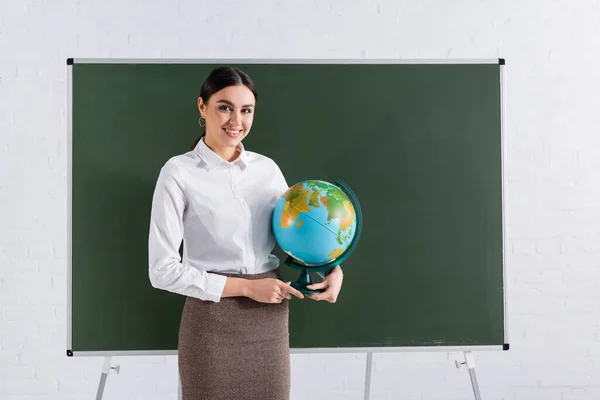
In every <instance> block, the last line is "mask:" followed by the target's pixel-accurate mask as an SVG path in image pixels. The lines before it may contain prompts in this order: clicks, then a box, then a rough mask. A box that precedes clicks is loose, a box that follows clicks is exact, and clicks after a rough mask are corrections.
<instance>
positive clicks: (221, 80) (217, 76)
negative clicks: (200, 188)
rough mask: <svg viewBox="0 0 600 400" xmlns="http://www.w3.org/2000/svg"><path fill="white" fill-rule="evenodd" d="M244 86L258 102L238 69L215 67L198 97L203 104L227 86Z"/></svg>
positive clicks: (246, 77) (248, 82) (250, 80)
mask: <svg viewBox="0 0 600 400" xmlns="http://www.w3.org/2000/svg"><path fill="white" fill-rule="evenodd" d="M235 85H244V86H246V87H247V88H248V89H250V90H251V91H252V93H253V94H254V98H255V99H256V100H258V93H257V92H256V88H255V87H254V82H252V79H250V77H249V76H248V74H246V73H245V72H244V71H242V70H241V69H239V68H233V67H217V68H215V69H213V70H212V71H211V72H210V73H209V74H208V76H207V77H206V79H205V80H204V83H203V84H202V87H201V88H200V97H202V101H203V102H205V103H206V102H208V99H210V97H211V96H212V95H213V94H215V93H216V92H218V91H219V90H221V89H223V88H226V87H227V86H235ZM205 134H206V131H205V132H203V133H202V135H200V137H199V138H198V139H196V141H195V142H194V143H193V144H192V147H191V148H192V150H193V149H194V148H195V147H196V145H197V144H198V141H200V139H201V138H202V136H204V135H205Z"/></svg>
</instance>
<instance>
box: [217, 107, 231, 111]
mask: <svg viewBox="0 0 600 400" xmlns="http://www.w3.org/2000/svg"><path fill="white" fill-rule="evenodd" d="M219 110H221V111H231V108H229V106H221V107H219Z"/></svg>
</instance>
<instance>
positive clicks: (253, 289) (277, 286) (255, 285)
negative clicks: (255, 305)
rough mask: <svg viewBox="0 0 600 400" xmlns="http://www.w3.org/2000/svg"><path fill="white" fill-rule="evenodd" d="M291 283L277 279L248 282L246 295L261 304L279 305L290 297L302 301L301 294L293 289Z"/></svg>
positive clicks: (302, 296)
mask: <svg viewBox="0 0 600 400" xmlns="http://www.w3.org/2000/svg"><path fill="white" fill-rule="evenodd" d="M291 283H292V282H291V281H290V282H282V281H280V280H279V279H274V278H265V279H255V280H251V281H248V293H247V296H246V297H250V298H251V299H254V300H256V301H258V302H261V303H281V302H282V301H283V299H288V300H289V299H291V298H292V295H294V296H296V297H298V298H299V299H303V298H304V295H303V294H302V292H300V291H298V290H296V289H294V288H293V287H292V286H291V285H290V284H291Z"/></svg>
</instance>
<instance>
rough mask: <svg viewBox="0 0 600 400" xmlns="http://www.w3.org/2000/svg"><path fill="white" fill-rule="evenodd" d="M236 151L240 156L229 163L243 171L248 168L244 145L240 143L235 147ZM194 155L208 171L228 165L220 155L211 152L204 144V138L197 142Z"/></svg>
mask: <svg viewBox="0 0 600 400" xmlns="http://www.w3.org/2000/svg"><path fill="white" fill-rule="evenodd" d="M236 148H237V150H238V151H239V152H240V155H239V156H238V157H237V158H236V159H235V160H233V162H231V164H233V165H239V166H240V168H241V169H242V170H243V169H245V168H246V167H247V166H248V154H247V153H246V150H245V149H244V145H243V144H242V143H241V142H240V143H239V144H238V145H237V147H236ZM194 151H195V152H196V154H197V155H198V156H199V157H200V158H201V159H202V161H204V163H205V164H206V167H207V169H208V170H212V169H215V168H217V167H219V166H221V165H227V164H230V163H229V162H228V161H226V160H225V159H223V158H222V157H221V156H220V155H218V154H217V153H215V152H214V151H212V150H211V149H210V148H209V147H208V146H207V145H206V143H204V136H203V137H202V138H201V139H200V140H199V141H198V144H196V148H195V149H194Z"/></svg>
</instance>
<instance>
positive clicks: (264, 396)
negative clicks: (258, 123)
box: [149, 67, 343, 400]
mask: <svg viewBox="0 0 600 400" xmlns="http://www.w3.org/2000/svg"><path fill="white" fill-rule="evenodd" d="M257 98H258V95H257V92H256V89H255V87H254V84H253V82H252V80H251V79H250V77H249V76H248V75H246V74H245V73H244V72H242V71H241V70H239V69H235V68H229V67H219V68H216V69H214V70H213V71H212V72H211V73H210V74H209V76H208V77H207V79H206V81H205V82H204V84H203V85H202V88H201V90H200V97H199V98H198V110H199V111H200V119H199V123H200V125H201V126H203V127H205V133H204V135H203V136H201V137H200V139H198V140H197V141H196V142H195V143H194V145H193V146H192V149H191V150H190V151H188V152H186V153H183V154H180V155H176V156H174V157H172V158H170V159H169V160H168V161H167V162H166V163H165V164H164V166H163V167H162V168H161V170H160V174H159V176H158V180H157V182H156V188H155V191H154V195H153V199H152V214H151V223H150V234H149V276H150V281H151V283H152V286H154V287H155V288H159V289H163V290H168V291H170V292H174V293H178V294H181V295H184V296H186V300H185V305H184V309H183V313H182V316H181V323H180V329H179V343H178V355H179V357H178V362H179V373H180V378H181V388H182V395H183V399H184V400H192V399H193V400H197V399H207V400H217V399H223V400H233V399H257V400H258V399H260V400H270V399H272V400H287V399H289V392H290V359H289V334H288V303H287V301H286V300H289V299H291V296H292V295H294V296H296V297H298V298H300V299H302V298H304V295H303V294H302V293H301V292H299V291H298V290H296V289H294V288H293V287H292V286H291V285H290V283H291V282H282V281H281V280H280V278H281V275H280V273H279V259H278V258H277V257H276V256H274V255H273V254H271V251H272V250H273V248H274V245H275V239H274V236H273V233H272V230H271V215H272V212H273V208H274V207H275V203H276V202H277V200H278V199H279V197H280V196H281V194H282V193H283V192H284V191H285V190H287V189H288V185H287V183H286V180H285V178H284V177H283V174H282V173H281V170H280V169H279V167H278V166H277V164H276V163H275V162H274V161H273V160H272V159H270V158H268V157H266V156H264V155H261V154H258V153H255V152H251V151H247V150H245V149H244V146H243V145H242V143H241V142H242V140H243V139H244V138H245V137H246V136H247V135H248V133H249V132H250V128H251V126H252V121H253V117H254V110H255V108H256V100H257ZM182 240H183V243H184V247H183V257H182V258H181V257H180V254H179V248H180V245H181V242H182ZM342 279H343V274H342V271H341V268H339V267H336V268H335V270H333V271H332V273H330V274H329V275H328V276H327V277H326V278H325V280H324V281H323V282H321V283H317V284H315V285H313V286H312V287H311V288H315V289H318V288H324V289H326V290H325V291H324V292H323V293H321V294H319V295H315V296H308V295H307V297H310V298H311V299H313V300H326V301H329V302H335V301H336V298H337V296H338V293H339V291H340V288H341V285H342Z"/></svg>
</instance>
